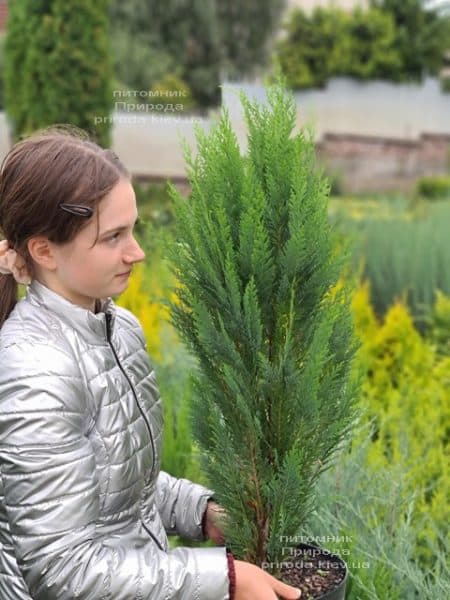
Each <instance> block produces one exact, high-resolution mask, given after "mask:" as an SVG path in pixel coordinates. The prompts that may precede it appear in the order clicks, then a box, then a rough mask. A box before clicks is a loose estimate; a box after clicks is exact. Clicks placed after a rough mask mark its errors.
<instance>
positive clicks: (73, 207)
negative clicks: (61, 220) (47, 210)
mask: <svg viewBox="0 0 450 600" xmlns="http://www.w3.org/2000/svg"><path fill="white" fill-rule="evenodd" d="M59 208H62V209H63V210H65V211H66V212H68V213H70V214H72V215H76V216H77V217H92V215H93V214H94V211H93V209H92V208H89V206H82V205H81V204H60V205H59Z"/></svg>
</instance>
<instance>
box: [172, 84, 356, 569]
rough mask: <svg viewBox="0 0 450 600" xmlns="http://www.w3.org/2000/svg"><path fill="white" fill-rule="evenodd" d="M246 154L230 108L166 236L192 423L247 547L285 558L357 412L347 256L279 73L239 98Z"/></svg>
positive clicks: (247, 551) (240, 551)
mask: <svg viewBox="0 0 450 600" xmlns="http://www.w3.org/2000/svg"><path fill="white" fill-rule="evenodd" d="M242 101H243V105H244V110H245V115H246V122H247V126H248V132H249V133H248V155H247V156H246V157H241V155H240V150H239V147H238V143H237V140H236V136H235V135H234V133H233V131H232V130H231V126H230V122H229V119H228V116H227V114H226V113H225V112H224V113H223V116H222V118H221V120H220V123H219V124H218V126H217V127H215V128H214V129H213V130H212V131H211V133H209V134H206V133H205V132H203V131H202V130H201V129H200V128H198V129H197V145H198V154H197V156H196V158H195V159H193V158H192V157H191V156H190V155H189V152H188V154H187V158H188V163H189V171H188V175H189V180H190V183H191V187H192V195H191V198H190V199H189V201H186V200H184V199H183V198H182V197H181V196H180V194H178V193H177V192H176V191H175V190H174V189H173V190H172V192H173V200H174V206H175V214H176V244H175V245H174V246H173V245H172V246H170V247H168V248H167V253H168V255H169V257H170V260H171V264H172V268H173V270H174V274H175V275H176V277H177V280H178V282H179V285H178V287H177V288H176V295H177V298H178V303H172V304H171V310H172V321H173V323H174V325H175V327H176V328H177V330H178V331H179V333H180V335H181V338H182V340H183V341H184V342H185V343H186V345H187V347H188V348H189V350H190V351H191V352H192V353H193V354H194V356H195V357H196V359H197V360H198V369H197V370H196V372H195V375H194V377H193V384H194V396H193V399H192V410H193V430H194V435H195V438H196V440H197V442H198V444H199V447H200V449H201V453H202V462H203V467H204V469H205V472H206V474H207V476H208V479H209V481H210V483H211V485H212V486H213V488H214V490H215V493H216V496H217V498H218V500H219V501H220V502H221V503H222V504H223V506H224V507H225V508H226V509H227V511H228V514H229V515H230V518H229V521H228V523H227V527H226V535H227V539H228V542H229V545H230V547H231V548H232V549H233V550H234V552H235V553H236V555H237V556H241V557H242V556H244V557H246V558H247V559H249V560H252V561H253V562H256V563H261V562H262V561H263V560H266V559H267V558H269V559H270V561H274V562H276V559H277V558H279V557H280V553H281V552H282V542H281V541H280V536H283V535H288V534H292V532H293V531H294V532H295V531H297V530H298V529H299V528H300V527H301V525H302V524H303V523H304V521H305V519H306V517H307V515H308V513H309V511H310V510H311V508H312V507H313V506H314V483H315V482H316V480H317V478H318V476H319V474H320V473H321V472H322V471H323V470H324V469H325V468H326V467H327V465H328V462H329V460H330V458H331V456H332V455H333V453H334V451H335V449H336V447H337V446H338V445H339V443H340V442H341V440H342V439H343V438H344V437H345V436H346V434H347V433H348V430H349V427H350V426H351V423H352V421H353V417H354V400H355V394H356V389H357V381H356V378H354V377H351V363H352V358H353V356H354V353H355V342H354V338H353V331H352V325H351V316H350V307H349V293H348V291H349V290H348V288H347V287H346V286H344V285H342V284H339V285H338V284H337V282H338V278H339V275H340V273H341V271H342V268H343V264H344V260H345V255H344V254H343V253H342V251H341V250H339V249H338V247H337V239H336V238H335V236H334V235H333V233H332V231H331V230H330V228H329V226H328V223H327V194H328V185H327V183H326V182H325V180H324V179H323V178H322V176H321V174H320V173H318V172H317V171H316V169H315V166H314V143H313V140H312V139H311V137H310V136H308V135H306V134H305V133H301V134H299V135H296V136H292V135H291V134H292V131H293V128H294V124H295V117H296V115H295V105H294V102H293V99H292V98H291V97H290V96H287V95H285V93H284V91H283V90H282V88H281V87H280V86H279V85H276V86H274V87H272V88H270V89H269V90H268V106H264V107H261V106H259V105H258V104H256V103H251V102H250V101H249V100H248V99H246V98H245V96H243V97H242Z"/></svg>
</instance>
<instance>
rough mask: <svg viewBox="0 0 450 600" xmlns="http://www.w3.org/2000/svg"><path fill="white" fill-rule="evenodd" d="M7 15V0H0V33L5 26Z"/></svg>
mask: <svg viewBox="0 0 450 600" xmlns="http://www.w3.org/2000/svg"><path fill="white" fill-rule="evenodd" d="M7 14H8V2H7V0H0V31H3V30H4V29H5V26H6V17H7Z"/></svg>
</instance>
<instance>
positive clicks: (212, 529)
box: [205, 500, 226, 546]
mask: <svg viewBox="0 0 450 600" xmlns="http://www.w3.org/2000/svg"><path fill="white" fill-rule="evenodd" d="M225 515H226V513H225V509H224V508H222V507H221V506H220V504H217V502H214V501H212V500H210V501H209V502H208V505H207V508H206V515H205V534H206V537H207V538H208V539H210V540H212V541H213V542H214V543H215V544H217V545H219V546H220V545H222V544H224V543H225V538H224V535H223V529H222V521H223V519H224V518H225Z"/></svg>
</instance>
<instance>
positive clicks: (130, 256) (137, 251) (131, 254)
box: [124, 237, 145, 263]
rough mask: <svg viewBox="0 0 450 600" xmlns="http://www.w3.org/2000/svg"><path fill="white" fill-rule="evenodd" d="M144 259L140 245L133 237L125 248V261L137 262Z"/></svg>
mask: <svg viewBox="0 0 450 600" xmlns="http://www.w3.org/2000/svg"><path fill="white" fill-rule="evenodd" d="M144 259H145V252H144V251H143V250H142V248H141V247H140V245H139V244H138V242H137V240H136V238H135V237H133V240H132V242H131V244H130V246H129V249H127V253H126V256H125V257H124V260H125V262H127V263H137V262H142V261H143V260H144Z"/></svg>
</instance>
